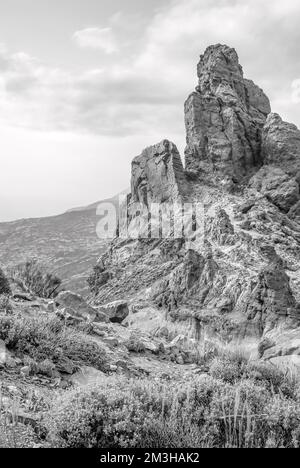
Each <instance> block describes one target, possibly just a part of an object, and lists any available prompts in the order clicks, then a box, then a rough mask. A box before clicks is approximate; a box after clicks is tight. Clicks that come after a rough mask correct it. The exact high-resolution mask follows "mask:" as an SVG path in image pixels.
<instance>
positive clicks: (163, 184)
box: [131, 140, 185, 206]
mask: <svg viewBox="0 0 300 468" xmlns="http://www.w3.org/2000/svg"><path fill="white" fill-rule="evenodd" d="M184 192H185V177H184V169H183V165H182V161H181V158H180V154H179V152H178V149H177V148H176V146H175V145H174V144H173V143H171V142H170V141H168V140H164V141H162V142H160V143H158V144H157V145H154V146H150V147H149V148H146V149H145V150H144V151H143V152H142V154H141V155H140V156H137V157H136V158H135V159H134V160H133V162H132V178H131V195H132V200H131V201H132V202H139V203H142V204H144V205H146V206H150V205H151V203H152V202H154V203H164V202H168V201H171V200H175V199H177V198H179V197H181V196H182V195H183V194H184Z"/></svg>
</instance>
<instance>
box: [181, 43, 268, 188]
mask: <svg viewBox="0 0 300 468" xmlns="http://www.w3.org/2000/svg"><path fill="white" fill-rule="evenodd" d="M198 78H199V86H198V87H197V88H196V91H195V92H194V93H192V94H191V95H190V96H189V98H188V99H187V101H186V103H185V122H186V130H187V148H186V151H185V156H186V169H187V170H188V171H200V173H201V172H204V173H205V174H207V175H208V176H210V178H211V179H212V178H213V176H216V175H217V176H219V177H220V178H221V179H224V177H225V176H229V177H230V178H232V179H233V180H237V181H239V180H241V178H243V177H244V176H246V175H247V174H248V173H249V170H251V169H252V168H253V167H255V166H258V165H260V164H262V158H261V133H262V128H263V126H264V123H265V120H266V116H267V115H268V114H269V112H270V111H271V108H270V103H269V100H268V98H267V97H266V95H265V94H264V93H263V91H262V90H261V89H260V88H259V87H258V86H256V85H255V84H254V83H253V82H252V81H250V80H245V79H244V77H243V70H242V67H241V66H240V64H239V59H238V55H237V53H236V51H235V50H234V49H231V48H229V47H227V46H225V45H220V44H218V45H216V46H211V47H209V48H208V49H207V50H206V51H205V53H204V55H202V56H201V58H200V63H199V65H198Z"/></svg>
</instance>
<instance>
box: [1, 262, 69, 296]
mask: <svg viewBox="0 0 300 468" xmlns="http://www.w3.org/2000/svg"><path fill="white" fill-rule="evenodd" d="M9 273H10V276H11V278H12V280H13V281H14V282H15V283H16V284H17V285H18V286H19V287H20V288H21V289H22V290H23V291H25V292H29V293H31V294H33V295H36V296H38V297H43V298H46V299H50V298H51V297H55V296H56V295H57V294H58V289H59V287H60V285H61V283H62V280H61V279H60V278H58V276H56V275H55V274H53V273H50V272H49V271H48V270H47V268H46V267H45V266H44V265H43V264H41V263H40V262H39V261H38V260H36V259H32V260H28V261H26V262H25V263H21V264H20V265H17V266H15V267H13V268H11V269H10V271H9Z"/></svg>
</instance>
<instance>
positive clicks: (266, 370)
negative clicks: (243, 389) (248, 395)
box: [245, 361, 297, 398]
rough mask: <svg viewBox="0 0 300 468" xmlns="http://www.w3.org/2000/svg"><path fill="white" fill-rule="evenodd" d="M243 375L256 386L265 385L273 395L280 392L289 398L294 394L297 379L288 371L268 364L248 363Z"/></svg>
mask: <svg viewBox="0 0 300 468" xmlns="http://www.w3.org/2000/svg"><path fill="white" fill-rule="evenodd" d="M245 374H246V375H247V377H248V378H250V379H252V380H254V381H255V382H257V383H258V384H264V385H266V386H267V388H268V389H269V390H270V391H274V392H275V393H278V392H281V393H282V394H283V395H285V396H287V397H291V398H292V397H294V396H295V394H296V391H297V379H296V378H295V377H294V376H293V375H292V373H290V372H289V371H288V370H286V371H283V370H281V369H280V368H279V367H276V366H275V365H274V364H271V363H270V362H264V361H257V362H249V363H248V365H247V367H246V368H245Z"/></svg>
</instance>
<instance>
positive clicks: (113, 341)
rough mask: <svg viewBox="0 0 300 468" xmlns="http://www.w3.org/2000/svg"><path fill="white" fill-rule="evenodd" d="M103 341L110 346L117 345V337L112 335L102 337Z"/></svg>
mask: <svg viewBox="0 0 300 468" xmlns="http://www.w3.org/2000/svg"><path fill="white" fill-rule="evenodd" d="M102 341H103V343H105V344H106V345H107V346H109V347H110V348H117V347H118V346H119V341H118V340H117V338H114V337H109V336H108V337H106V338H103V339H102Z"/></svg>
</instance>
